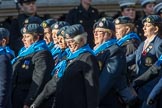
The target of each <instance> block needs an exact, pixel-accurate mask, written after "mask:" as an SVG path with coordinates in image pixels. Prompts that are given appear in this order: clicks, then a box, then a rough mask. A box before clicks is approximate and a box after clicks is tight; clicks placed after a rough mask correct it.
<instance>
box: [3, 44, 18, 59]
mask: <svg viewBox="0 0 162 108" xmlns="http://www.w3.org/2000/svg"><path fill="white" fill-rule="evenodd" d="M4 48H5V50H6V53H7V54H10V55H12V57H15V52H14V51H13V50H11V49H10V47H9V46H5V47H4Z"/></svg>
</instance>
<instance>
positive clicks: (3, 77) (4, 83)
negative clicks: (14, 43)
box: [0, 55, 12, 108]
mask: <svg viewBox="0 0 162 108" xmlns="http://www.w3.org/2000/svg"><path fill="white" fill-rule="evenodd" d="M11 74H12V73H11V64H10V61H9V59H7V58H6V56H5V55H0V108H5V107H6V106H5V105H7V104H9V103H8V101H7V99H8V98H9V97H8V96H9V95H8V94H9V89H10V88H9V85H10V82H11Z"/></svg>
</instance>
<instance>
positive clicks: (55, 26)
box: [51, 21, 70, 30]
mask: <svg viewBox="0 0 162 108" xmlns="http://www.w3.org/2000/svg"><path fill="white" fill-rule="evenodd" d="M68 25H70V24H69V23H68V22H66V21H57V22H55V23H54V24H52V25H51V29H52V30H53V29H60V28H62V27H64V26H68Z"/></svg>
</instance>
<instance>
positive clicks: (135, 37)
mask: <svg viewBox="0 0 162 108" xmlns="http://www.w3.org/2000/svg"><path fill="white" fill-rule="evenodd" d="M131 39H137V40H139V41H141V39H140V38H139V36H138V35H137V34H136V33H134V32H131V33H128V34H127V35H125V36H124V37H122V38H121V39H119V40H118V41H117V44H118V45H119V46H121V45H122V44H123V43H124V42H126V41H127V40H131Z"/></svg>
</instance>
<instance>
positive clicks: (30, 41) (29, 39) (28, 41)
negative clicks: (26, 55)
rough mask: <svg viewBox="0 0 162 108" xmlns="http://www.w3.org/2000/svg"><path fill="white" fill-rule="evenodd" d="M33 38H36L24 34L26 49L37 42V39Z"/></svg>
mask: <svg viewBox="0 0 162 108" xmlns="http://www.w3.org/2000/svg"><path fill="white" fill-rule="evenodd" d="M33 37H34V36H33V35H32V34H23V38H22V41H23V43H24V47H25V48H28V47H30V45H32V44H33V43H34V42H35V41H36V39H34V38H33Z"/></svg>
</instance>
